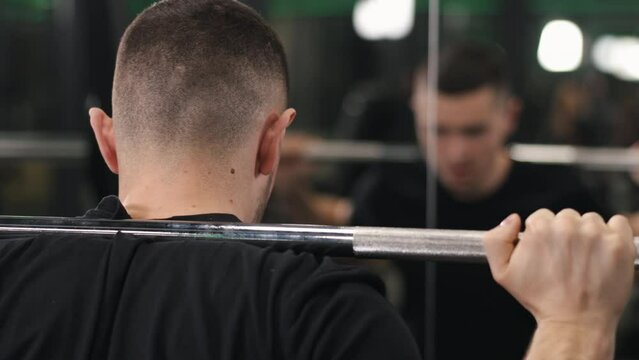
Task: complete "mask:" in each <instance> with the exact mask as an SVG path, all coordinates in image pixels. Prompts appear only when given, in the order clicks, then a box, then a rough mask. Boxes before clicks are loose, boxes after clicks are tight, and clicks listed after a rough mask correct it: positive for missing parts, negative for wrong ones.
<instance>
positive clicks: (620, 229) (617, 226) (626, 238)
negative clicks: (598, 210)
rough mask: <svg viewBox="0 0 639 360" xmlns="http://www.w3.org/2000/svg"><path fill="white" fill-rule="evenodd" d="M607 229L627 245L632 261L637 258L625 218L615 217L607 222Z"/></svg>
mask: <svg viewBox="0 0 639 360" xmlns="http://www.w3.org/2000/svg"><path fill="white" fill-rule="evenodd" d="M608 227H610V229H611V230H612V231H614V232H615V233H616V234H617V235H619V236H618V238H619V239H620V240H621V241H623V242H625V243H626V244H628V252H629V254H630V253H631V254H632V258H633V261H634V259H635V257H636V256H637V253H638V251H637V247H636V246H635V242H634V238H633V232H632V228H631V227H630V223H629V222H628V219H627V218H626V217H625V216H621V215H615V216H613V217H612V218H611V219H610V220H609V221H608Z"/></svg>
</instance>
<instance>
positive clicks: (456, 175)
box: [413, 42, 520, 199]
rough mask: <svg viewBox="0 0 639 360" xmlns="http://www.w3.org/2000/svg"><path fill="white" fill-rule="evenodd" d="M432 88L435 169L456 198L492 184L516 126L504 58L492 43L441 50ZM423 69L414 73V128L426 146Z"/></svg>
mask: <svg viewBox="0 0 639 360" xmlns="http://www.w3.org/2000/svg"><path fill="white" fill-rule="evenodd" d="M439 66H440V71H439V75H438V87H439V91H438V94H437V112H438V115H437V129H436V131H437V135H438V146H437V159H436V160H437V161H436V163H437V173H438V177H439V179H440V181H441V183H442V184H443V185H444V186H445V187H446V188H447V189H448V190H449V191H451V192H452V193H453V195H455V196H457V197H458V198H461V199H473V198H479V197H482V196H485V195H486V192H489V191H491V190H494V187H495V185H496V184H494V182H495V181H496V180H495V179H497V178H496V173H498V172H500V171H502V172H503V171H504V169H503V167H504V166H503V165H504V164H506V165H508V164H509V163H507V162H504V158H503V157H504V154H505V151H504V150H505V143H506V141H507V139H508V137H509V136H510V134H511V133H512V131H513V130H514V128H515V123H516V118H517V116H518V113H519V108H520V106H519V102H518V101H517V100H516V99H515V98H514V97H513V96H512V95H511V90H510V75H509V70H508V62H507V59H506V55H505V53H504V51H503V50H502V49H501V48H499V47H498V46H496V45H489V44H484V43H480V42H466V43H461V44H458V45H456V46H453V47H450V48H447V49H445V50H444V51H442V55H441V57H440V65H439ZM427 96H428V95H427V90H426V69H425V68H422V69H420V70H419V71H418V72H417V74H416V81H415V88H414V93H413V110H414V112H415V119H416V130H417V135H418V139H419V141H420V146H421V147H422V149H424V150H425V148H426V137H427V136H426V134H427V131H428V130H429V129H428V128H427V120H426V113H427V105H426V103H427V101H426V99H427Z"/></svg>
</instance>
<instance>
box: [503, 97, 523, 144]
mask: <svg viewBox="0 0 639 360" xmlns="http://www.w3.org/2000/svg"><path fill="white" fill-rule="evenodd" d="M506 101H507V103H506V121H507V133H508V136H511V135H512V134H513V133H514V132H515V131H516V130H517V127H518V126H519V117H520V115H521V112H522V110H523V108H524V106H523V103H522V101H521V99H520V98H519V97H517V96H511V97H510V98H509V99H508V100H506Z"/></svg>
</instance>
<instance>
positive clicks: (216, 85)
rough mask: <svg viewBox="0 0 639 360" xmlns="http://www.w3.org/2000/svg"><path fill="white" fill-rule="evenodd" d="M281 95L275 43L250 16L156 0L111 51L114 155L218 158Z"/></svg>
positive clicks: (278, 103) (278, 105) (192, 1)
mask: <svg viewBox="0 0 639 360" xmlns="http://www.w3.org/2000/svg"><path fill="white" fill-rule="evenodd" d="M287 91H288V75H287V65H286V58H285V54H284V50H283V47H282V44H281V43H280V41H279V39H278V38H277V36H276V34H275V33H274V32H273V30H272V29H271V28H270V27H269V26H268V25H266V24H265V22H264V21H263V19H262V18H261V17H260V16H259V15H258V14H257V13H256V12H255V11H254V10H252V9H250V8H249V7H247V6H245V5H243V4H241V3H239V2H237V1H233V0H165V1H160V2H158V3H156V4H154V5H152V6H151V7H149V8H148V9H146V10H145V11H144V12H142V13H141V14H140V15H139V16H138V17H137V18H136V19H135V20H134V21H133V22H132V23H131V25H130V26H129V27H128V28H127V30H126V32H125V34H124V36H123V37H122V40H121V42H120V47H119V49H118V57H117V62H116V71H115V79H114V85H113V117H114V121H115V124H116V138H117V141H118V149H119V152H120V153H124V154H125V156H124V157H126V158H128V159H130V158H131V157H133V156H142V157H144V156H145V155H148V154H153V153H157V152H162V153H163V154H164V155H166V156H167V157H168V156H170V155H172V154H175V153H182V154H197V151H199V152H201V153H202V155H206V154H211V153H215V154H216V155H217V156H218V157H220V156H221V157H224V156H225V153H231V152H233V151H234V150H235V149H236V147H237V146H239V145H240V144H242V141H243V140H246V137H247V136H249V135H250V134H251V133H252V131H254V130H255V129H256V127H257V126H258V122H257V118H258V116H259V115H260V113H262V112H265V111H275V110H281V109H283V107H284V105H285V103H286V97H287ZM194 151H195V153H194ZM119 155H120V154H119Z"/></svg>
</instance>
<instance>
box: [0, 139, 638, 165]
mask: <svg viewBox="0 0 639 360" xmlns="http://www.w3.org/2000/svg"><path fill="white" fill-rule="evenodd" d="M510 153H511V157H512V158H513V160H517V161H522V162H532V163H538V164H556V165H575V166H581V167H584V168H587V169H589V170H599V171H634V170H635V169H639V150H637V149H627V148H609V147H578V146H570V145H541V144H513V145H512V146H511V147H510ZM88 156H89V146H88V142H87V141H86V140H85V139H84V138H83V137H82V136H78V135H51V134H39V133H21V132H16V133H11V132H5V133H0V160H2V161H19V160H49V161H82V160H85V159H86V158H88ZM302 156H303V157H304V158H306V159H308V160H311V161H317V162H392V163H414V162H419V161H423V160H422V155H421V152H420V150H419V148H418V147H417V146H415V145H411V144H385V143H381V142H371V141H341V140H325V141H320V142H316V143H312V144H310V145H308V146H307V147H306V149H305V150H304V151H303V153H302Z"/></svg>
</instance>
